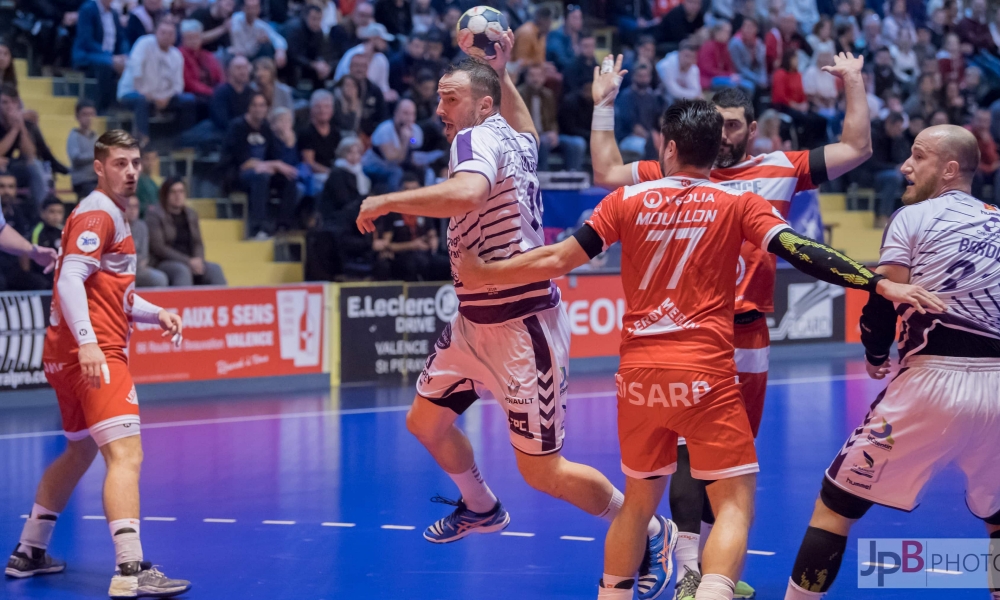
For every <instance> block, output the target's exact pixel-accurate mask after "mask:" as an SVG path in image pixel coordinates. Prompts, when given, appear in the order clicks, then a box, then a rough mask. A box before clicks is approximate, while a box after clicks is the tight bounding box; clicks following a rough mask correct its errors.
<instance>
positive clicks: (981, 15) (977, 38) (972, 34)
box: [955, 0, 997, 55]
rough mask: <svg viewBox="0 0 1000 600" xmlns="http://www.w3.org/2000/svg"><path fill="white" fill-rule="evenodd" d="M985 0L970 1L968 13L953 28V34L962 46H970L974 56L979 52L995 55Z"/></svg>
mask: <svg viewBox="0 0 1000 600" xmlns="http://www.w3.org/2000/svg"><path fill="white" fill-rule="evenodd" d="M987 10H988V8H987V6H986V0H972V2H971V4H970V5H969V13H968V14H967V16H965V17H964V18H963V19H962V20H961V21H959V22H958V25H956V26H955V33H957V34H958V37H959V39H960V40H961V41H962V43H964V44H968V45H970V46H972V51H973V53H974V54H978V53H980V52H989V53H992V54H994V55H995V54H996V53H997V44H996V43H995V42H994V41H993V35H992V34H991V33H990V22H989V17H988V16H987V14H986V13H987Z"/></svg>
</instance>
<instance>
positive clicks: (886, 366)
mask: <svg viewBox="0 0 1000 600" xmlns="http://www.w3.org/2000/svg"><path fill="white" fill-rule="evenodd" d="M865 370H866V371H868V376H869V377H871V378H872V379H885V376H886V375H888V374H889V371H892V360H890V359H888V358H886V359H885V362H883V363H882V364H880V365H873V364H871V363H870V362H868V359H865Z"/></svg>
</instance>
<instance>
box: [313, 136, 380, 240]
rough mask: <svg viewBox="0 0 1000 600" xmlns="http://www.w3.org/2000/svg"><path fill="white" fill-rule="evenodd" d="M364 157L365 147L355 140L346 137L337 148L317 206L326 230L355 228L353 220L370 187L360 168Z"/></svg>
mask: <svg viewBox="0 0 1000 600" xmlns="http://www.w3.org/2000/svg"><path fill="white" fill-rule="evenodd" d="M363 154H364V146H363V145H362V144H361V140H359V139H358V138H356V137H346V138H344V139H342V140H341V141H340V144H338V145H337V158H336V160H335V161H334V163H333V168H332V169H331V170H330V176H329V177H328V178H327V180H326V184H325V185H324V186H323V193H322V195H321V196H320V201H319V202H318V203H317V205H316V208H317V212H318V213H319V216H320V219H321V223H322V227H324V228H325V229H327V230H330V231H337V232H339V233H346V232H347V230H348V229H357V228H356V227H355V226H354V217H356V216H357V213H358V207H359V206H360V205H361V201H362V200H364V199H365V197H367V196H368V194H369V193H370V192H371V188H372V182H371V179H369V178H368V176H367V175H365V173H364V168H363V167H362V166H361V157H362V155H363Z"/></svg>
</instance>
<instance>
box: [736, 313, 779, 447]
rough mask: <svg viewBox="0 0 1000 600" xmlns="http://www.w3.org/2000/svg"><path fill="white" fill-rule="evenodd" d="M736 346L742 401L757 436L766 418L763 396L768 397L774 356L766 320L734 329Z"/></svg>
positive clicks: (758, 320)
mask: <svg viewBox="0 0 1000 600" xmlns="http://www.w3.org/2000/svg"><path fill="white" fill-rule="evenodd" d="M733 333H734V338H733V345H734V346H736V353H735V355H734V357H733V358H734V359H735V360H736V372H737V374H738V375H739V377H740V385H741V386H742V393H743V402H744V404H745V405H746V408H747V418H748V419H750V429H751V430H752V431H753V436H754V437H757V432H758V431H759V430H760V420H761V418H762V417H763V416H764V397H765V396H766V395H767V369H768V365H769V362H770V355H771V335H770V332H768V330H767V319H766V318H764V317H761V318H759V319H757V320H756V321H753V322H752V323H747V324H745V325H740V324H737V325H735V326H734V328H733Z"/></svg>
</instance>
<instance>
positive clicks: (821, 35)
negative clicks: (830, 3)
mask: <svg viewBox="0 0 1000 600" xmlns="http://www.w3.org/2000/svg"><path fill="white" fill-rule="evenodd" d="M806 42H808V43H809V45H810V46H812V51H813V54H812V60H810V61H809V63H810V64H816V57H817V56H819V53H820V52H823V51H829V52H831V53H833V54H836V53H837V42H836V41H834V39H833V20H832V19H830V17H828V16H827V15H823V16H821V17H820V18H819V22H817V23H816V26H815V27H813V32H812V33H810V34H809V35H808V36H806Z"/></svg>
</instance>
